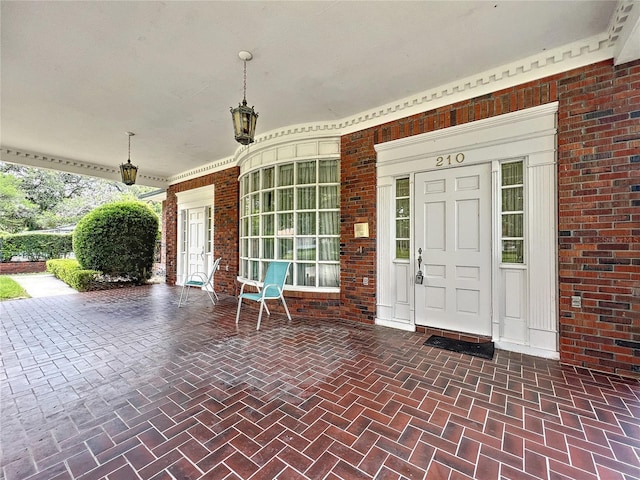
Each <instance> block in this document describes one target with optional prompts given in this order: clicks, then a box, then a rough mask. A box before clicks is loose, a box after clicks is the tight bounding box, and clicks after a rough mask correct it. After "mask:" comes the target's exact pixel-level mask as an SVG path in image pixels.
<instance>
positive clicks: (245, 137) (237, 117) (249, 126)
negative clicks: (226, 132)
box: [231, 51, 258, 145]
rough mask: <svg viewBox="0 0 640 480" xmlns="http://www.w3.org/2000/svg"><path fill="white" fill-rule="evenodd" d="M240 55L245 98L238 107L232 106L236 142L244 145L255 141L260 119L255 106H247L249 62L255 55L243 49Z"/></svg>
mask: <svg viewBox="0 0 640 480" xmlns="http://www.w3.org/2000/svg"><path fill="white" fill-rule="evenodd" d="M238 57H240V60H242V61H243V63H244V85H243V98H242V103H239V104H238V106H237V107H236V108H231V117H232V119H233V131H234V134H235V139H236V142H238V143H241V144H242V145H249V144H250V143H253V137H254V135H255V132H256V121H257V120H258V114H257V113H256V111H255V110H254V109H253V107H251V108H249V107H248V106H247V62H248V61H250V60H251V59H252V58H253V55H252V54H251V53H250V52H245V51H242V52H240V53H238Z"/></svg>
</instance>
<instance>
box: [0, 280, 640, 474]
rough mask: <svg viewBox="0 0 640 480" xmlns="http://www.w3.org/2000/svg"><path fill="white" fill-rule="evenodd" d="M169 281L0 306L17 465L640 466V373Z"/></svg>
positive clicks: (210, 470) (132, 469)
mask: <svg viewBox="0 0 640 480" xmlns="http://www.w3.org/2000/svg"><path fill="white" fill-rule="evenodd" d="M178 293H179V292H178V290H177V288H175V287H170V286H167V285H153V286H146V287H139V288H130V289H121V290H112V291H108V292H92V293H87V294H81V295H70V296H65V297H50V298H34V299H29V300H16V301H10V302H4V303H2V304H0V314H1V320H2V338H1V349H2V350H1V352H2V367H3V368H2V370H1V372H0V375H1V377H0V380H1V381H2V392H1V393H2V397H1V400H2V403H1V407H2V432H1V433H2V472H3V475H4V478H5V479H6V480H14V479H30V480H35V479H47V480H50V479H60V480H61V479H86V480H89V479H100V478H107V479H109V480H116V479H126V480H131V479H155V480H160V479H196V478H203V479H274V478H280V479H297V478H302V479H359V478H363V479H370V478H376V479H400V478H402V479H405V478H406V479H416V478H427V479H434V480H438V479H452V480H453V479H470V478H475V479H534V478H535V479H540V478H544V479H580V480H582V479H585V480H592V479H598V478H601V479H620V480H623V479H624V480H630V479H634V478H635V479H637V478H640V460H639V458H640V382H638V381H636V380H632V379H623V378H618V377H615V376H607V375H602V374H598V373H594V372H589V371H585V370H579V369H576V368H573V367H563V366H560V365H559V364H558V363H557V362H554V361H549V360H544V359H539V358H533V357H529V356H525V355H520V354H514V353H509V352H504V351H497V353H496V356H495V358H494V360H493V361H487V360H482V359H478V358H474V357H469V356H466V355H462V354H456V353H451V352H446V351H443V350H438V349H434V348H431V347H426V346H423V345H422V343H423V341H424V340H425V336H424V335H421V334H416V333H408V332H400V331H395V330H390V329H386V328H382V327H373V326H367V325H360V324H354V323H346V322H341V321H325V320H318V319H313V318H304V319H294V320H293V321H292V322H288V321H287V320H286V318H285V317H284V316H282V315H278V314H274V315H272V316H271V317H270V318H266V319H263V320H264V321H263V326H262V330H261V331H260V332H256V331H255V322H256V318H257V316H256V312H255V311H252V310H250V309H243V314H242V316H241V319H240V327H239V328H238V329H236V326H235V318H234V317H235V305H236V304H235V299H233V298H231V297H226V298H224V299H223V300H222V301H221V302H220V303H219V304H218V305H217V306H215V307H214V306H212V305H211V304H210V303H208V299H207V298H206V297H205V296H200V297H199V296H197V295H194V296H193V297H192V298H191V299H190V300H189V304H188V306H187V307H184V308H180V309H178V308H177V297H178Z"/></svg>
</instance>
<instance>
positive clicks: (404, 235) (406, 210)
mask: <svg viewBox="0 0 640 480" xmlns="http://www.w3.org/2000/svg"><path fill="white" fill-rule="evenodd" d="M410 214H411V199H410V196H409V178H398V179H397V180H396V258H402V259H408V258H409V240H410V239H409V234H410V224H409V222H410V218H411V217H410Z"/></svg>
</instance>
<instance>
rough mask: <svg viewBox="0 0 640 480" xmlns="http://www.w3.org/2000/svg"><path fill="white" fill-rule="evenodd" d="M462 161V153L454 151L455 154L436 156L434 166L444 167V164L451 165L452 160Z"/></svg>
mask: <svg viewBox="0 0 640 480" xmlns="http://www.w3.org/2000/svg"><path fill="white" fill-rule="evenodd" d="M454 161H455V162H456V163H462V162H464V153H456V155H455V156H452V155H447V156H446V157H438V158H436V167H444V166H445V165H451V164H452V163H453V162H454Z"/></svg>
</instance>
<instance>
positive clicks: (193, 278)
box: [178, 257, 222, 307]
mask: <svg viewBox="0 0 640 480" xmlns="http://www.w3.org/2000/svg"><path fill="white" fill-rule="evenodd" d="M220 260H222V257H220V258H218V259H217V260H216V261H214V262H213V266H212V267H211V273H209V275H207V274H206V273H204V272H195V273H192V274H191V275H189V277H188V278H187V280H186V281H185V282H184V284H183V285H182V290H181V291H180V300H179V301H178V307H181V306H182V305H183V304H185V303H187V299H188V298H189V289H190V288H200V289H201V290H204V291H205V292H207V295H209V298H210V299H211V303H213V304H214V305H215V304H216V302H215V300H214V299H213V297H214V295H215V297H216V300H219V298H218V294H217V293H216V291H215V289H214V288H213V276H214V275H215V273H216V270H218V265H220ZM209 289H211V291H209ZM185 291H186V294H185ZM212 293H213V295H212Z"/></svg>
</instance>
